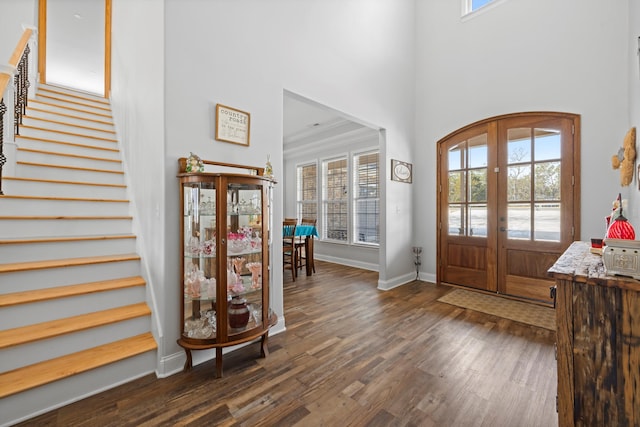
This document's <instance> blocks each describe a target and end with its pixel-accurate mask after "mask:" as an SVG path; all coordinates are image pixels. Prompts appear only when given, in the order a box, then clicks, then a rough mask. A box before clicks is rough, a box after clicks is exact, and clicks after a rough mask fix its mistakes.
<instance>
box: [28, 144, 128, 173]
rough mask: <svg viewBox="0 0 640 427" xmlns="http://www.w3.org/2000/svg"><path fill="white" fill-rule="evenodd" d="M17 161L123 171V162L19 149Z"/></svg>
mask: <svg viewBox="0 0 640 427" xmlns="http://www.w3.org/2000/svg"><path fill="white" fill-rule="evenodd" d="M16 156H17V157H16V159H17V161H20V162H30V163H43V164H46V165H59V166H74V167H81V168H93V169H100V170H113V171H122V162H120V161H111V160H109V159H107V160H102V159H98V160H95V159H87V158H83V157H72V156H65V155H56V154H47V153H41V152H34V151H27V150H24V149H21V148H18V151H17V153H16Z"/></svg>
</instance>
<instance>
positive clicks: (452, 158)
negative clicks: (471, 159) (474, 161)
mask: <svg viewBox="0 0 640 427" xmlns="http://www.w3.org/2000/svg"><path fill="white" fill-rule="evenodd" d="M464 145H465V144H464V142H463V143H461V144H458V145H456V146H455V147H451V148H450V149H449V170H450V171H451V170H460V169H463V168H464V166H465V161H464V159H465V156H464Z"/></svg>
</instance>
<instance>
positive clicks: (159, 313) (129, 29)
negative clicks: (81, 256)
mask: <svg viewBox="0 0 640 427" xmlns="http://www.w3.org/2000/svg"><path fill="white" fill-rule="evenodd" d="M142 24H144V25H142ZM112 34H113V42H112V70H113V71H112V74H113V77H112V91H111V93H112V99H113V103H112V108H113V113H114V120H115V123H116V131H117V133H118V138H119V140H120V142H121V144H122V151H123V157H124V164H125V170H126V172H127V173H126V177H127V179H128V183H127V184H128V188H130V189H134V190H135V193H133V194H130V197H132V202H133V203H132V206H133V210H134V212H133V216H134V228H135V232H136V234H137V245H138V251H139V253H140V255H141V256H142V262H143V269H144V276H145V279H146V280H147V292H148V296H149V301H150V303H151V305H152V307H151V308H152V311H153V313H154V318H155V319H154V324H153V332H154V335H155V336H156V340H157V341H158V346H159V351H158V354H159V357H160V358H161V359H162V358H163V357H164V356H165V355H166V352H165V349H166V348H167V346H168V347H170V348H173V347H174V346H175V340H176V338H177V335H176V328H177V326H178V320H177V317H176V316H175V310H176V307H178V302H177V301H176V296H177V295H179V291H178V287H179V285H178V283H177V282H176V280H175V277H174V276H170V275H169V274H168V273H167V271H168V270H167V266H166V263H165V260H166V259H167V257H169V258H171V259H175V258H176V254H175V251H174V250H173V249H175V248H177V246H175V245H176V244H177V243H176V242H175V239H173V240H172V241H170V243H168V242H169V240H168V239H167V238H166V235H167V233H176V232H177V230H178V227H177V222H171V223H169V227H168V229H167V222H166V218H165V215H166V214H165V210H171V208H172V207H174V206H175V205H172V206H169V207H167V206H166V202H165V192H166V191H167V190H166V188H165V182H166V181H167V180H169V181H170V182H171V183H172V184H173V181H172V180H170V179H169V178H171V177H168V178H166V177H165V173H166V169H167V166H166V165H165V155H164V151H165V144H164V140H165V132H164V120H165V116H164V110H165V109H164V85H165V74H164V67H165V65H164V43H163V41H164V4H163V3H162V2H157V1H154V0H137V1H134V2H132V1H127V0H113V28H112ZM172 189H173V187H172ZM176 221H177V220H176ZM171 245H173V246H171ZM167 253H168V255H167ZM167 276H170V277H167ZM158 322H162V323H158ZM166 329H169V330H170V332H171V333H170V334H167V333H164V330H166ZM167 341H168V342H170V345H167ZM163 370H164V369H163V368H162V367H160V369H159V371H161V372H162V371H163Z"/></svg>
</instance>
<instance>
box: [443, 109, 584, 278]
mask: <svg viewBox="0 0 640 427" xmlns="http://www.w3.org/2000/svg"><path fill="white" fill-rule="evenodd" d="M536 117H537V118H540V119H544V118H558V119H567V120H570V121H571V122H572V127H573V138H574V144H573V147H574V151H573V159H572V167H573V186H574V191H573V194H572V198H573V214H572V219H573V227H574V228H573V236H574V240H579V239H580V115H578V114H573V113H565V112H556V111H532V112H518V113H510V114H502V115H498V116H493V117H489V118H486V119H482V120H479V121H476V122H474V123H471V124H468V125H466V126H464V127H462V128H460V129H457V130H455V131H453V132H451V133H449V134H448V135H446V136H444V137H443V138H441V139H440V140H438V142H437V143H436V158H437V159H438V160H437V167H436V174H437V179H436V194H437V197H436V199H437V203H436V283H437V284H441V283H444V282H442V276H443V275H442V268H444V266H443V264H442V262H441V260H442V257H443V254H442V239H441V232H442V227H443V226H444V225H443V224H442V219H443V218H442V204H441V193H442V188H443V184H444V183H443V182H442V172H443V170H442V169H443V167H444V166H443V165H442V162H441V156H440V153H441V152H442V148H443V146H444V144H445V143H446V142H448V141H449V140H450V139H452V138H455V137H457V136H459V135H460V134H463V133H465V132H467V131H469V130H471V129H474V128H477V127H480V126H482V125H486V126H489V125H490V123H492V122H495V123H496V124H497V123H499V122H500V121H502V120H506V119H513V118H523V119H524V118H536ZM447 169H448V167H447ZM488 225H489V224H488ZM496 250H497V247H496Z"/></svg>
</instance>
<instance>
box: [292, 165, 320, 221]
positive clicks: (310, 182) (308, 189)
mask: <svg viewBox="0 0 640 427" xmlns="http://www.w3.org/2000/svg"><path fill="white" fill-rule="evenodd" d="M296 188H297V211H298V213H297V215H298V218H312V219H318V166H317V165H316V164H315V163H313V164H309V165H303V166H298V168H297V177H296Z"/></svg>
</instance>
